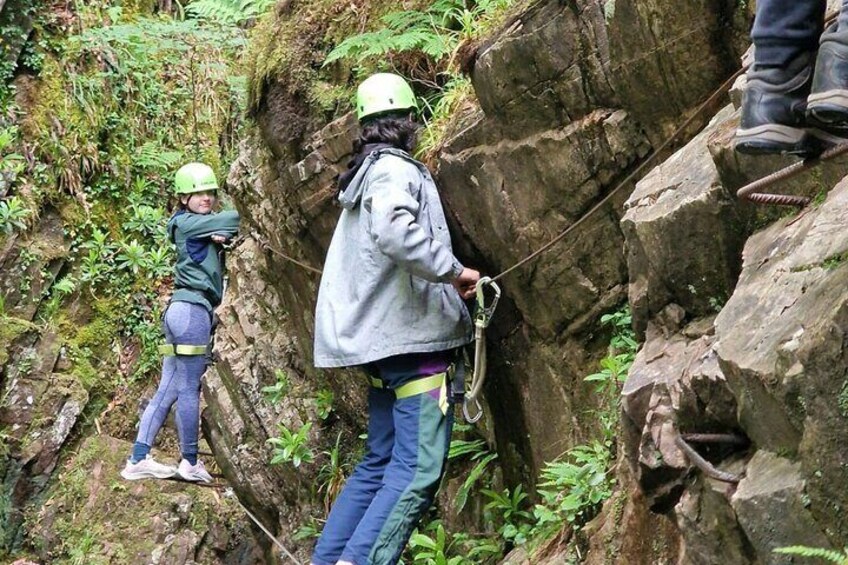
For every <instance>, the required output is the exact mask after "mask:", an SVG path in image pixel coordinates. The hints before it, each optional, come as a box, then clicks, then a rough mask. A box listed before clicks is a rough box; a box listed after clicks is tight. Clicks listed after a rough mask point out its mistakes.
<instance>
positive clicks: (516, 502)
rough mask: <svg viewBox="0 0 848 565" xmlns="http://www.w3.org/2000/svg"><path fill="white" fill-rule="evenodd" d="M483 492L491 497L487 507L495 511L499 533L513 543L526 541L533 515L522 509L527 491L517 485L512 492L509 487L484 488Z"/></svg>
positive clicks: (520, 543) (517, 543)
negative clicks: (500, 488) (499, 488)
mask: <svg viewBox="0 0 848 565" xmlns="http://www.w3.org/2000/svg"><path fill="white" fill-rule="evenodd" d="M482 492H483V494H484V495H485V496H486V497H487V498H488V499H489V502H488V503H487V504H486V506H485V509H486V510H489V511H493V512H494V514H495V520H496V521H497V523H499V524H500V526H499V527H498V534H500V536H501V537H502V538H503V539H504V540H505V541H507V542H509V543H512V544H513V545H522V544H524V543H526V542H527V537H528V535H529V534H530V532H531V520H532V518H533V516H532V515H531V514H530V513H529V512H527V511H526V510H523V509H522V507H524V506H525V504H524V501H525V500H526V499H527V493H525V492H523V490H522V488H521V485H518V486H517V487H515V490H513V491H512V493H510V491H509V489H504V490H503V491H502V492H497V491H493V490H489V489H483V491H482Z"/></svg>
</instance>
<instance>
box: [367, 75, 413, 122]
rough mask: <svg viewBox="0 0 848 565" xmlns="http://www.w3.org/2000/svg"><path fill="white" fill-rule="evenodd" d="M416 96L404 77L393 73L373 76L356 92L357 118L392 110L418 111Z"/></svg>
mask: <svg viewBox="0 0 848 565" xmlns="http://www.w3.org/2000/svg"><path fill="white" fill-rule="evenodd" d="M417 109H418V102H416V100H415V94H414V93H413V92H412V88H411V87H410V86H409V83H407V82H406V81H405V80H404V79H403V77H401V76H398V75H395V74H392V73H377V74H375V75H371V76H370V77H368V78H367V79H365V80H364V81H362V84H360V85H359V88H358V89H357V91H356V117H357V118H359V119H360V120H362V119H363V118H367V117H369V116H374V115H377V114H382V113H383V112H390V111H392V110H417Z"/></svg>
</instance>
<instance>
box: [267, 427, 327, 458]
mask: <svg viewBox="0 0 848 565" xmlns="http://www.w3.org/2000/svg"><path fill="white" fill-rule="evenodd" d="M277 429H278V430H279V432H280V436H279V437H272V438H270V439H268V440H267V443H270V444H271V445H272V446H273V447H274V455H273V457H272V458H271V465H279V464H280V463H289V462H290V463H291V464H292V465H294V466H295V467H300V464H301V463H312V461H313V460H314V459H315V456H314V454H313V453H312V450H311V449H309V446H308V445H307V442H308V440H309V438H308V435H309V430H310V429H312V423H311V422H308V423H306V424H304V425H302V426H301V427H300V429H299V430H298V431H296V432H292V431H291V430H289V429H288V428H287V427H286V426H285V425H284V424H282V423H281V424H278V425H277Z"/></svg>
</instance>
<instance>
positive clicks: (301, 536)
mask: <svg viewBox="0 0 848 565" xmlns="http://www.w3.org/2000/svg"><path fill="white" fill-rule="evenodd" d="M319 537H321V528H319V527H318V523H317V522H316V521H315V520H314V519H312V520H311V521H310V522H309V523H307V524H303V525H302V526H300V527H299V528H298V529H297V531H296V532H295V534H294V535H293V536H292V539H293V540H294V541H304V540H310V539H318V538H319Z"/></svg>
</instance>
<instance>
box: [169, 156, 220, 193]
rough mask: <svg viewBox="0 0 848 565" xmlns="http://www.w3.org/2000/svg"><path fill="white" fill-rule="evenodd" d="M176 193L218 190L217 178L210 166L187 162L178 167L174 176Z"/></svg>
mask: <svg viewBox="0 0 848 565" xmlns="http://www.w3.org/2000/svg"><path fill="white" fill-rule="evenodd" d="M174 189H175V192H176V193H177V194H191V193H193V192H203V191H205V190H218V179H217V178H215V171H213V170H212V167H210V166H209V165H205V164H203V163H189V164H187V165H183V166H182V167H180V170H179V171H177V174H176V175H175V177H174Z"/></svg>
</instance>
